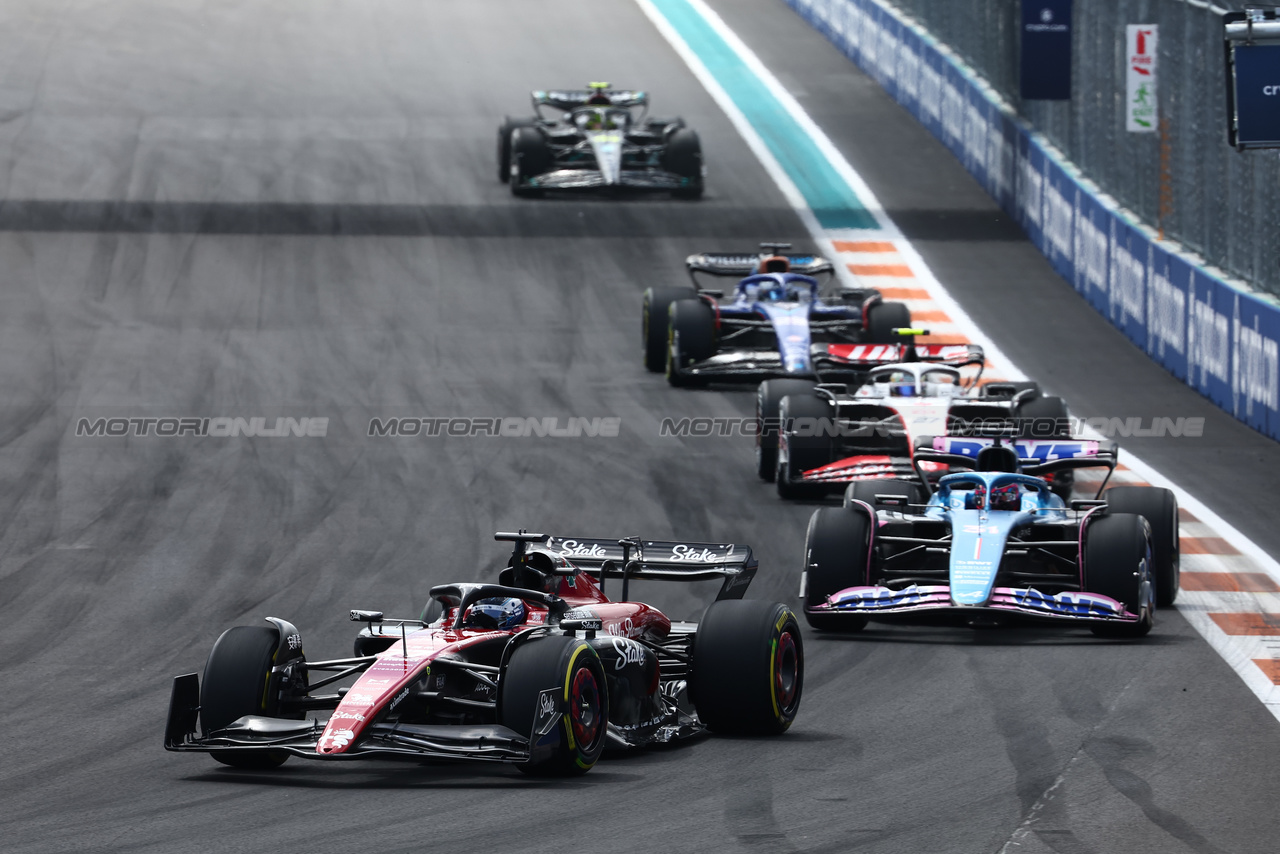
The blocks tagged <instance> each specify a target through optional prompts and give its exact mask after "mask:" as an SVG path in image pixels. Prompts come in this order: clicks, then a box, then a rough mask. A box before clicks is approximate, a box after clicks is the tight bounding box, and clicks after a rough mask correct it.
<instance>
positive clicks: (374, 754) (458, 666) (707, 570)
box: [164, 532, 804, 775]
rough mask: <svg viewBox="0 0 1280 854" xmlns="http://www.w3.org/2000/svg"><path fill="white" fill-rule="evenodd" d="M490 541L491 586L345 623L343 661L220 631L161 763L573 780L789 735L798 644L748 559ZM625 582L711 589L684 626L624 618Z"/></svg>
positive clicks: (655, 546) (632, 542) (174, 720)
mask: <svg viewBox="0 0 1280 854" xmlns="http://www.w3.org/2000/svg"><path fill="white" fill-rule="evenodd" d="M496 538H497V539H499V540H507V541H512V542H514V543H515V548H514V550H513V554H512V558H511V560H510V562H509V565H508V567H507V568H506V569H504V570H502V572H501V573H499V575H498V582H499V583H498V584H474V583H464V584H446V585H441V586H439V587H434V588H432V590H431V600H432V601H431V602H430V603H428V606H427V608H425V609H424V611H423V614H422V616H421V617H420V618H419V619H394V620H393V619H387V618H386V617H384V616H383V614H382V613H381V612H380V611H352V612H351V619H352V620H353V621H356V622H363V623H365V624H366V625H365V627H364V628H363V629H361V630H360V633H359V635H358V636H357V638H356V641H355V655H354V656H353V657H349V658H339V659H330V660H325V661H315V660H311V659H308V658H307V656H306V654H305V653H304V652H303V647H302V639H301V636H300V634H299V632H298V630H297V628H295V627H294V626H293V625H292V624H290V623H288V622H286V621H285V620H281V619H278V618H275V617H268V618H267V621H268V623H269V624H270V625H269V626H262V627H257V626H238V627H236V628H232V629H229V630H227V631H226V632H224V633H223V634H222V636H221V637H219V638H218V640H217V642H216V643H215V644H214V646H213V650H212V652H210V653H209V659H208V661H207V663H206V664H205V669H204V678H203V680H201V679H200V678H199V677H198V676H197V675H196V674H195V673H190V674H187V675H184V676H179V677H177V678H176V679H175V680H174V684H173V694H172V699H171V701H170V706H169V718H168V725H167V727H166V729H165V741H164V744H165V749H166V750H174V751H204V752H208V753H211V754H212V756H213V758H214V759H216V760H218V761H219V762H222V763H224V764H227V765H232V766H235V767H239V768H273V767H276V766H278V765H280V764H281V763H283V762H284V761H285V760H286V759H288V758H289V757H290V756H298V757H303V758H306V759H314V760H322V761H338V760H350V759H364V758H405V759H424V758H426V759H460V760H461V759H469V760H482V761H490V762H508V763H514V764H516V765H517V766H518V767H519V768H520V769H521V770H522V771H526V772H530V773H538V774H552V775H571V774H581V773H584V772H586V771H588V770H589V769H590V768H591V767H592V766H593V765H595V763H596V760H597V759H598V758H599V757H600V755H601V753H602V752H603V751H604V750H605V748H606V747H614V748H632V747H642V746H645V745H650V744H661V743H665V742H672V741H677V740H681V739H685V738H689V737H692V736H696V735H700V734H702V733H705V732H706V731H708V730H713V731H716V732H725V733H735V734H743V735H774V734H778V733H782V732H783V731H785V730H786V729H787V728H788V727H789V726H790V725H791V722H792V721H793V720H794V719H795V715H796V710H797V709H798V708H799V705H800V695H801V690H802V688H803V681H804V647H803V644H802V642H801V638H800V629H799V626H798V624H797V621H796V617H795V615H794V614H793V613H792V611H791V610H790V609H789V608H788V607H787V606H785V605H782V604H778V603H773V602H767V601H763V600H755V599H752V600H744V599H742V595H743V593H745V592H746V589H747V585H748V584H749V583H750V581H751V579H752V577H753V576H754V575H755V572H756V568H757V562H756V560H755V559H754V558H753V557H752V554H751V549H750V548H749V547H747V546H744V545H727V544H712V543H676V542H652V541H641V540H639V539H624V540H595V539H583V538H577V539H565V538H562V537H548V536H543V535H541V534H526V533H524V532H520V533H516V534H504V533H499V534H497V535H496ZM636 580H666V581H707V580H718V581H720V582H722V583H721V589H720V593H719V595H718V596H717V598H716V601H715V602H713V603H712V604H711V605H710V607H708V608H707V609H706V611H705V613H704V614H703V616H702V620H701V621H700V622H698V623H686V622H675V621H672V620H670V619H669V618H667V617H666V616H665V615H664V614H662V613H661V612H660V611H658V610H657V609H656V608H653V607H651V606H649V605H645V604H643V603H641V602H634V601H631V599H630V598H629V595H628V594H629V590H628V587H629V585H630V584H631V582H632V581H636ZM610 582H612V584H610ZM613 584H617V585H618V587H619V589H618V595H617V598H610V597H609V596H607V595H606V593H605V588H606V585H608V586H609V587H610V588H612V586H613ZM340 682H349V683H350V684H347V685H345V686H343V687H338V683H340Z"/></svg>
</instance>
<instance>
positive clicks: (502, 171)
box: [498, 116, 538, 184]
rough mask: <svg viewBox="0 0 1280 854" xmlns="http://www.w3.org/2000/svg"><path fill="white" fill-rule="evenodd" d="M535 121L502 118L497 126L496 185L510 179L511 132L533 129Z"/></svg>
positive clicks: (536, 121) (508, 117)
mask: <svg viewBox="0 0 1280 854" xmlns="http://www.w3.org/2000/svg"><path fill="white" fill-rule="evenodd" d="M537 123H538V120H537V119H531V118H530V119H513V118H511V117H510V116H504V117H503V119H502V124H500V125H498V183H499V184H505V183H507V179H509V178H510V177H511V132H512V131H514V130H515V129H516V128H528V127H533V126H534V125H536V124H537Z"/></svg>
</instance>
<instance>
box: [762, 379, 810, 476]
mask: <svg viewBox="0 0 1280 854" xmlns="http://www.w3.org/2000/svg"><path fill="white" fill-rule="evenodd" d="M815 385H817V383H816V382H815V381H813V380H765V381H764V382H762V383H760V386H759V387H758V388H757V389H756V474H758V475H759V476H760V479H761V480H763V481H766V482H772V481H773V479H774V477H775V476H776V475H777V467H778V431H779V430H780V429H781V424H782V422H781V421H780V420H779V418H778V414H779V409H780V408H781V406H782V399H783V398H784V397H786V396H787V395H789V394H797V395H799V394H812V393H813V387H814V386H815Z"/></svg>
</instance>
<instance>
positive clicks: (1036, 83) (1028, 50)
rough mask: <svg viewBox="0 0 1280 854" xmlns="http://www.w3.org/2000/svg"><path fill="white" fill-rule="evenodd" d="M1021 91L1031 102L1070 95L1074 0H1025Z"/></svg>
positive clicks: (1058, 99) (1023, 1)
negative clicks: (1072, 5)
mask: <svg viewBox="0 0 1280 854" xmlns="http://www.w3.org/2000/svg"><path fill="white" fill-rule="evenodd" d="M1021 35H1022V69H1021V71H1022V76H1021V94H1022V97H1023V99H1024V100H1028V101H1066V100H1069V99H1070V98H1071V0H1022V29H1021Z"/></svg>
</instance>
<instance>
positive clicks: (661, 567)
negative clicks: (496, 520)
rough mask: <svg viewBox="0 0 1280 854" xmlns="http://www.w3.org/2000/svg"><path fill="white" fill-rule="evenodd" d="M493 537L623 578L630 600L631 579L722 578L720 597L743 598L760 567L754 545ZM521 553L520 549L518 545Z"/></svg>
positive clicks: (600, 576) (593, 571) (597, 573)
mask: <svg viewBox="0 0 1280 854" xmlns="http://www.w3.org/2000/svg"><path fill="white" fill-rule="evenodd" d="M517 538H520V539H517ZM494 539H497V540H508V541H514V542H517V543H521V542H523V543H525V544H527V546H528V549H529V551H530V552H533V553H536V552H542V553H545V554H549V555H551V556H552V557H553V558H560V559H563V560H566V561H568V562H569V563H571V564H573V565H574V566H576V567H578V568H579V569H581V570H583V571H585V572H587V573H589V574H590V575H593V576H595V577H596V578H597V579H598V580H599V581H600V583H601V586H604V584H605V582H606V580H607V579H610V578H619V579H622V593H623V599H625V598H626V594H627V583H628V582H629V581H630V580H632V579H639V580H644V581H717V580H719V581H722V584H721V587H720V592H719V593H718V594H717V595H716V599H741V598H742V596H743V594H744V593H746V590H747V586H748V585H749V584H750V583H751V580H752V578H754V577H755V574H756V569H757V568H758V567H759V562H758V561H757V560H756V559H755V556H754V555H752V553H751V547H750V546H747V545H742V544H735V543H690V542H679V541H665V540H644V539H641V538H639V537H625V538H621V539H597V538H592V537H555V536H544V535H541V534H526V533H520V534H509V533H498V534H495V535H494ZM517 551H520V548H519V546H517Z"/></svg>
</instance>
